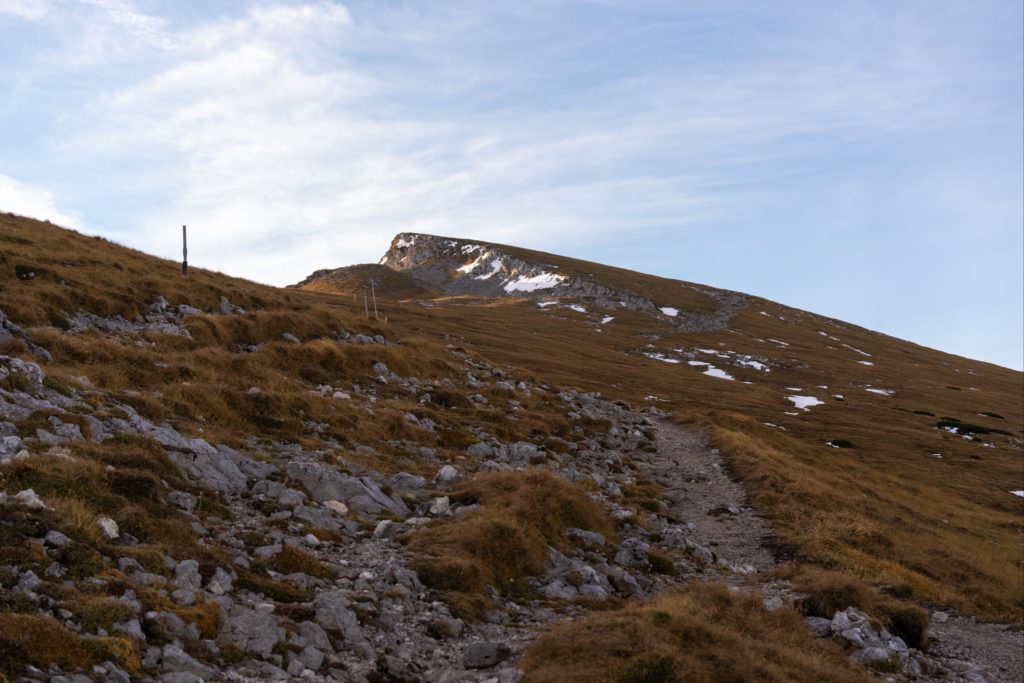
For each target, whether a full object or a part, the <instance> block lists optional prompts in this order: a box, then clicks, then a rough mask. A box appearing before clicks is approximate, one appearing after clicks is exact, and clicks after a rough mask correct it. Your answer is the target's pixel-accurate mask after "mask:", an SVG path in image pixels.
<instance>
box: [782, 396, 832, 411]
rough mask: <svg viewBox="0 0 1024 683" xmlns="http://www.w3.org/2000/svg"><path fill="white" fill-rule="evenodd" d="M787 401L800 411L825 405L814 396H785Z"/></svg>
mask: <svg viewBox="0 0 1024 683" xmlns="http://www.w3.org/2000/svg"><path fill="white" fill-rule="evenodd" d="M786 400H787V401H791V402H792V403H793V405H794V406H796V407H797V408H800V409H801V410H809V409H811V408H813V407H814V406H821V405H825V402H824V401H821V400H819V399H817V398H815V397H814V396H787V397H786Z"/></svg>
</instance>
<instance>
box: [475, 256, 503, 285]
mask: <svg viewBox="0 0 1024 683" xmlns="http://www.w3.org/2000/svg"><path fill="white" fill-rule="evenodd" d="M499 270H501V259H500V258H496V259H494V261H492V262H491V272H489V273H486V274H484V275H477V276H476V279H477V280H490V279H491V278H492V277H494V276H495V275H497V274H498V271H499Z"/></svg>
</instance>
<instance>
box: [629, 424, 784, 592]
mask: <svg viewBox="0 0 1024 683" xmlns="http://www.w3.org/2000/svg"><path fill="white" fill-rule="evenodd" d="M657 446H658V451H657V453H647V454H644V455H645V458H644V460H643V462H642V463H641V470H642V471H643V473H644V474H645V475H646V476H647V477H649V478H650V479H651V480H652V481H654V482H656V483H657V484H659V485H660V486H661V487H662V490H663V495H664V500H665V503H666V504H668V506H669V508H670V509H671V510H672V511H673V512H674V513H675V514H676V515H678V516H679V517H680V519H681V520H682V521H683V522H684V523H686V524H687V525H688V526H689V528H690V531H691V532H692V538H693V540H694V541H695V542H697V543H699V544H701V545H703V546H705V547H706V548H708V549H710V550H712V551H713V552H714V553H715V555H717V556H718V557H720V558H722V559H723V560H724V561H725V562H727V563H728V564H729V565H730V566H734V567H738V568H745V570H746V571H747V572H751V571H756V572H757V573H763V572H766V571H769V570H771V569H772V568H774V567H775V566H776V562H775V559H774V558H773V557H772V554H771V551H770V550H769V549H768V547H767V540H768V539H769V537H770V536H771V532H770V530H769V529H768V525H767V524H766V523H765V521H764V520H763V519H761V517H760V516H759V515H758V514H757V512H756V511H755V510H754V509H753V508H751V507H750V506H749V505H748V504H747V492H746V489H745V487H744V486H743V484H742V483H740V482H737V481H734V480H732V479H730V478H729V475H728V474H726V472H725V469H724V468H723V466H722V459H721V456H720V455H719V454H718V451H717V450H715V449H713V448H711V447H710V445H709V444H708V440H707V436H705V435H704V434H702V433H701V432H699V431H696V430H691V429H686V428H684V427H680V426H678V425H675V424H672V423H671V422H667V421H662V422H659V423H658V433H657Z"/></svg>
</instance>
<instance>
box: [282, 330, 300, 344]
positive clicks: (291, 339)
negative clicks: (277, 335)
mask: <svg viewBox="0 0 1024 683" xmlns="http://www.w3.org/2000/svg"><path fill="white" fill-rule="evenodd" d="M281 339H284V340H285V341H286V342H291V343H292V344H301V343H302V342H301V341H299V338H298V337H296V336H295V335H294V334H292V333H291V332H285V333H284V334H282V335H281Z"/></svg>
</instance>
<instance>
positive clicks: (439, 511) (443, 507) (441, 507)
mask: <svg viewBox="0 0 1024 683" xmlns="http://www.w3.org/2000/svg"><path fill="white" fill-rule="evenodd" d="M450 506H451V503H450V502H449V500H448V496H441V497H440V498H435V499H433V500H432V501H430V507H429V508H428V510H429V512H430V514H431V515H433V516H434V517H441V516H442V515H446V514H448V510H449V508H450Z"/></svg>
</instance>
